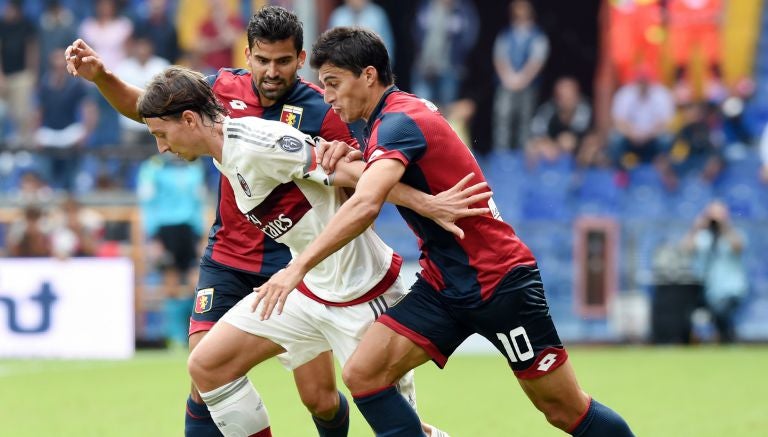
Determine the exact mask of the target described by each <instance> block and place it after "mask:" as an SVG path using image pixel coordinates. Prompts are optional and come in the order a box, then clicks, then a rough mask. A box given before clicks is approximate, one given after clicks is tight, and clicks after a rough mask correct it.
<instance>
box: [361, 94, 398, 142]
mask: <svg viewBox="0 0 768 437" xmlns="http://www.w3.org/2000/svg"><path fill="white" fill-rule="evenodd" d="M395 91H400V90H399V89H398V88H397V86H396V85H392V86H390V87H389V88H387V90H386V91H384V94H383V95H382V96H381V99H380V100H379V103H378V104H376V107H375V108H373V111H372V112H371V115H370V116H369V117H368V123H366V125H365V138H366V139H368V138H370V136H371V131H373V123H375V122H376V119H377V118H379V114H380V113H381V111H382V109H384V104H385V103H386V101H387V97H389V95H390V94H392V93H394V92H395Z"/></svg>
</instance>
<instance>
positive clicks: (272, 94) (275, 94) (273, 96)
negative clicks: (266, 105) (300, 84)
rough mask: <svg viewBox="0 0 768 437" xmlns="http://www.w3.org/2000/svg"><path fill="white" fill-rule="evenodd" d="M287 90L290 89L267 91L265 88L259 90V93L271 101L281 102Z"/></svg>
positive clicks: (268, 89) (281, 88)
mask: <svg viewBox="0 0 768 437" xmlns="http://www.w3.org/2000/svg"><path fill="white" fill-rule="evenodd" d="M287 90H288V89H287V88H285V87H279V88H267V89H265V88H264V87H261V88H260V89H259V92H260V93H261V95H262V96H264V97H266V98H268V99H269V100H279V99H280V98H281V97H283V95H284V94H285V92H286V91H287Z"/></svg>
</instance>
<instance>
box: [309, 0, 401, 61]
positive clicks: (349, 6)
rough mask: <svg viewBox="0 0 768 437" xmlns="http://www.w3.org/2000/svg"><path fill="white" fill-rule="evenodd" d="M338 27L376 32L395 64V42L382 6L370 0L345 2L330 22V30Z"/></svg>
mask: <svg viewBox="0 0 768 437" xmlns="http://www.w3.org/2000/svg"><path fill="white" fill-rule="evenodd" d="M338 26H359V27H365V28H366V29H370V30H372V31H374V32H376V33H377V34H378V35H379V36H380V37H381V39H382V40H383V41H384V45H385V46H386V47H387V52H388V53H389V59H390V63H393V64H394V60H395V55H396V53H395V49H396V47H395V40H394V38H393V35H392V27H391V26H390V24H389V18H388V17H387V13H386V12H384V9H382V8H381V6H379V5H377V4H376V3H373V2H372V1H370V0H344V2H343V4H341V5H339V6H338V7H337V8H336V9H334V10H333V12H332V13H331V17H330V19H329V20H328V27H329V28H331V27H338ZM307 49H308V47H307Z"/></svg>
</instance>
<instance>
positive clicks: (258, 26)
mask: <svg viewBox="0 0 768 437" xmlns="http://www.w3.org/2000/svg"><path fill="white" fill-rule="evenodd" d="M288 38H293V46H294V47H295V48H296V53H299V52H300V51H301V50H302V48H303V47H304V25H303V24H302V23H301V21H299V17H297V16H296V14H294V13H293V12H291V11H289V10H287V9H285V8H283V7H281V6H264V7H262V8H261V9H259V10H258V11H256V13H255V14H253V16H252V17H251V19H250V20H249V21H248V48H249V49H250V48H253V45H254V44H256V42H257V41H267V42H276V41H284V40H286V39H288Z"/></svg>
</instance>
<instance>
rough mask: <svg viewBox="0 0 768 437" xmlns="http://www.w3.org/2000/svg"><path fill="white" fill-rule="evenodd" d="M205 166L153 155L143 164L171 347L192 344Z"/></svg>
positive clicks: (143, 198) (148, 226)
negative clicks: (189, 339) (190, 327)
mask: <svg viewBox="0 0 768 437" xmlns="http://www.w3.org/2000/svg"><path fill="white" fill-rule="evenodd" d="M204 173H205V172H204V169H203V164H202V163H201V162H192V163H187V162H185V161H182V160H180V159H178V158H176V157H168V156H165V155H157V156H154V157H152V158H150V159H148V160H146V161H144V162H143V163H142V164H141V167H140V168H139V176H138V197H139V206H140V207H141V217H142V222H143V225H144V232H145V234H146V235H147V237H148V238H149V239H150V240H151V244H150V248H151V251H150V255H151V258H155V262H156V267H157V268H158V269H160V270H161V271H162V274H163V288H164V298H165V301H164V305H163V312H164V318H165V326H166V336H167V339H168V341H169V342H170V343H171V344H172V345H176V346H181V345H185V344H186V342H187V327H188V325H189V316H190V313H189V310H190V308H192V295H191V293H190V292H189V291H188V289H189V288H190V287H189V286H190V285H192V284H195V283H196V282H197V279H196V276H195V275H196V274H197V269H196V268H195V264H196V263H197V260H198V258H199V256H200V254H199V247H200V244H199V243H200V241H201V238H202V235H203V210H204V200H205V178H204V176H205V174H204Z"/></svg>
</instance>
